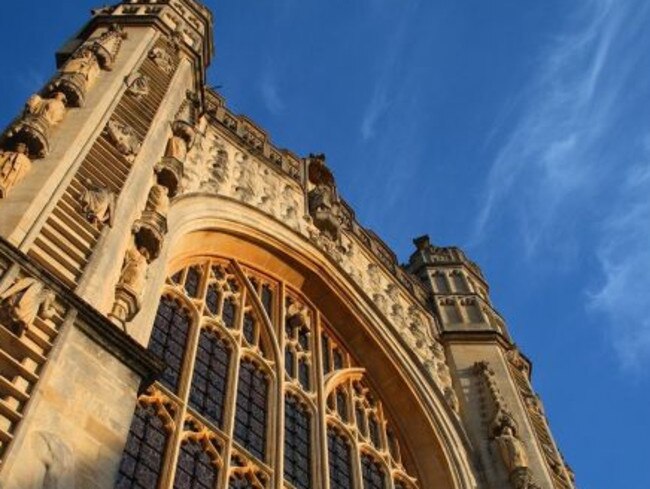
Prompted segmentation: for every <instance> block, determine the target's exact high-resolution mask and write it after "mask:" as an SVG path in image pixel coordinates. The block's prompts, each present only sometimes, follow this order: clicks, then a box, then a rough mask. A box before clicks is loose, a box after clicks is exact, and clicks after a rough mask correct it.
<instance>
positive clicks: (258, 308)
mask: <svg viewBox="0 0 650 489" xmlns="http://www.w3.org/2000/svg"><path fill="white" fill-rule="evenodd" d="M233 266H234V268H235V270H236V272H237V275H238V277H239V279H240V281H241V282H242V284H243V285H244V287H246V292H247V296H248V299H249V300H250V302H251V305H252V307H253V309H254V310H255V312H256V316H257V317H258V318H259V319H260V321H261V323H262V324H261V325H260V326H261V327H262V331H263V332H264V334H265V337H266V339H267V340H268V343H269V345H270V346H271V349H272V350H273V362H274V364H275V365H276V366H277V365H279V363H280V362H279V359H280V358H282V352H281V350H280V343H279V342H278V338H277V334H276V332H275V329H274V327H273V324H272V323H271V320H270V319H269V317H268V315H267V314H266V311H265V310H264V306H263V305H262V303H261V301H260V298H259V297H258V296H257V292H256V291H255V289H254V288H253V286H252V285H251V283H250V280H249V279H248V277H247V276H246V274H245V273H244V271H243V270H242V269H241V267H240V266H239V264H238V263H237V262H234V263H233ZM244 306H245V305H244V304H242V307H244ZM280 374H281V372H279V371H278V373H277V375H280Z"/></svg>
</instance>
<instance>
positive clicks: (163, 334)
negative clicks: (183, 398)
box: [149, 297, 190, 391]
mask: <svg viewBox="0 0 650 489" xmlns="http://www.w3.org/2000/svg"><path fill="white" fill-rule="evenodd" d="M189 327H190V318H189V316H188V313H187V312H186V311H184V310H183V309H182V308H181V307H180V305H178V304H177V303H176V302H174V301H173V300H172V299H170V298H168V297H163V298H162V299H161V300H160V304H159V306H158V312H157V313H156V320H155V321H154V325H153V330H152V332H151V337H150V338H149V350H151V352H152V353H154V354H155V355H156V356H158V358H160V359H161V360H162V361H163V362H164V363H165V370H164V372H163V373H162V377H161V379H160V380H161V382H162V383H163V384H165V385H166V386H167V387H169V388H170V389H172V390H173V391H176V390H177V388H178V381H179V380H180V374H181V369H182V366H183V356H184V354H185V344H186V342H187V334H188V331H189Z"/></svg>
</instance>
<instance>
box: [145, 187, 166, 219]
mask: <svg viewBox="0 0 650 489" xmlns="http://www.w3.org/2000/svg"><path fill="white" fill-rule="evenodd" d="M147 209H148V210H150V211H154V212H157V213H158V214H160V215H162V216H167V212H168V211H169V190H168V189H167V187H165V186H164V185H160V184H159V183H157V184H155V185H154V186H153V187H151V190H150V191H149V197H148V198H147Z"/></svg>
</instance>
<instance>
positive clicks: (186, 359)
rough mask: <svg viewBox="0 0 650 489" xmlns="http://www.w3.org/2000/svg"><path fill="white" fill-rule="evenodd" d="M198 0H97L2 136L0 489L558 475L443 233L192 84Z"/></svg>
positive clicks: (347, 488) (562, 467) (454, 487)
mask: <svg viewBox="0 0 650 489" xmlns="http://www.w3.org/2000/svg"><path fill="white" fill-rule="evenodd" d="M212 45H213V41H212V16H211V13H210V12H209V11H208V10H207V9H206V8H205V7H204V6H202V5H201V4H200V3H198V2H197V1H195V0H158V1H155V0H150V1H146V0H142V1H139V0H129V1H124V2H123V3H121V4H119V5H116V6H113V7H103V8H100V9H96V10H95V11H93V13H92V17H91V18H90V19H89V22H88V23H87V25H86V26H85V27H83V28H82V29H81V30H80V32H79V33H78V34H77V35H76V36H75V37H74V38H73V39H71V40H70V41H69V42H67V43H66V44H65V45H64V46H63V47H62V49H61V50H60V51H59V52H58V53H57V55H56V59H57V66H58V71H57V73H55V74H54V76H53V77H52V79H51V80H50V81H49V82H48V83H47V84H46V85H45V86H42V87H34V90H35V91H36V93H35V94H34V95H33V96H32V97H30V98H29V100H27V101H26V105H25V109H24V111H23V112H22V113H20V114H17V116H16V118H15V119H14V120H13V121H10V122H9V124H8V126H7V128H6V130H5V131H4V132H3V133H2V135H1V138H0V150H1V151H0V396H1V398H0V464H1V465H0V487H2V488H3V489H41V488H43V489H54V488H59V489H70V488H97V489H99V488H102V489H109V488H114V487H117V488H147V489H150V488H206V489H208V488H256V489H282V488H285V489H290V488H293V489H309V488H313V489H473V488H481V489H482V488H486V489H487V488H492V489H504V488H511V489H525V488H531V489H532V488H543V489H569V488H573V487H574V482H573V474H572V473H571V471H570V469H569V468H568V466H567V465H566V464H565V462H564V460H563V458H562V456H561V454H560V452H559V450H558V448H557V446H556V445H555V443H554V441H553V438H552V436H551V434H550V430H549V426H548V424H547V421H546V417H545V415H544V410H543V407H542V403H541V401H540V399H539V398H538V396H537V395H536V394H535V392H534V390H533V388H532V386H531V382H530V370H531V366H530V363H529V361H528V360H527V359H526V357H525V356H523V355H522V353H520V352H519V351H518V349H517V348H516V346H515V345H514V343H513V341H512V339H511V338H510V336H509V334H508V330H507V327H506V325H505V323H504V321H503V319H502V318H501V317H500V316H499V314H498V312H497V311H496V310H495V309H494V307H493V306H492V303H491V302H490V297H489V290H488V284H487V282H486V280H485V278H484V276H483V275H482V273H481V270H480V269H479V267H478V266H477V265H476V264H474V263H473V262H472V261H470V260H469V259H468V258H467V256H465V254H464V253H463V252H462V251H461V250H460V249H457V248H442V247H437V246H435V245H433V244H432V243H430V242H429V239H428V238H427V237H426V236H423V237H421V238H418V239H416V240H415V241H414V245H415V247H414V251H413V254H412V256H411V258H410V260H409V263H408V265H405V266H400V265H399V264H398V262H397V259H396V257H395V255H394V253H393V252H392V251H391V250H390V249H389V248H388V247H387V246H386V245H385V244H384V243H383V242H382V241H381V239H380V238H379V237H378V236H377V235H375V234H374V233H373V232H371V231H369V230H367V229H364V228H363V226H362V225H361V224H360V223H359V222H357V220H356V218H355V215H354V211H353V210H352V209H351V208H350V207H349V206H348V205H347V204H346V202H345V201H344V200H343V198H342V196H341V195H339V193H338V191H337V187H336V182H335V179H334V176H333V174H332V173H331V171H330V170H329V169H328V166H327V162H326V159H325V157H324V156H323V155H318V154H311V155H307V156H298V155H295V154H293V153H292V152H291V151H289V150H286V149H279V148H277V147H275V146H274V145H273V144H272V143H271V141H270V139H269V137H268V135H267V134H266V132H265V131H264V130H263V129H262V128H260V127H259V126H257V125H256V124H255V123H254V122H253V121H251V120H250V119H249V118H247V117H246V116H242V115H236V114H233V113H232V112H231V111H230V110H229V109H228V108H227V106H226V104H225V102H224V100H223V98H222V97H221V96H220V95H219V94H218V93H216V92H215V91H213V90H211V89H209V88H207V87H206V80H205V70H206V67H207V65H208V63H209V62H210V58H211V56H212V49H213V47H212Z"/></svg>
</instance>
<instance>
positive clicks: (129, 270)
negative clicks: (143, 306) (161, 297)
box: [119, 246, 149, 296]
mask: <svg viewBox="0 0 650 489" xmlns="http://www.w3.org/2000/svg"><path fill="white" fill-rule="evenodd" d="M148 265H149V251H148V250H147V249H146V248H144V247H140V248H136V247H135V246H131V247H129V248H128V249H127V250H126V253H125V255H124V263H123V265H122V272H121V274H120V280H119V285H122V286H123V287H127V288H129V289H130V290H131V291H132V292H134V293H135V294H136V295H138V296H139V295H140V294H142V291H143V290H144V286H145V283H146V281H147V267H148Z"/></svg>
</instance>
